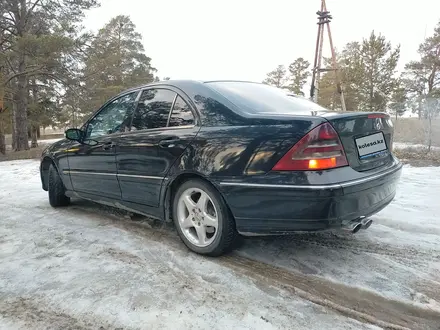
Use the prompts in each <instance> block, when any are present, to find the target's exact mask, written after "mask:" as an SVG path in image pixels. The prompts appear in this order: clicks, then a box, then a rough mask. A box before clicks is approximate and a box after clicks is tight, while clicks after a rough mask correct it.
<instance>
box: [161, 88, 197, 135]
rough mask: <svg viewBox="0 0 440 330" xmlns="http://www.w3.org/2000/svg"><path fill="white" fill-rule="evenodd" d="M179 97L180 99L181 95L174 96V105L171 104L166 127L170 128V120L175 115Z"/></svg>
mask: <svg viewBox="0 0 440 330" xmlns="http://www.w3.org/2000/svg"><path fill="white" fill-rule="evenodd" d="M178 97H179V94H177V93H176V95H174V100H173V103H172V104H171V108H170V112H169V113H168V119H167V125H166V126H165V127H170V119H171V116H172V115H173V111H174V106H175V105H176V100H177V98H178ZM193 117H194V116H193Z"/></svg>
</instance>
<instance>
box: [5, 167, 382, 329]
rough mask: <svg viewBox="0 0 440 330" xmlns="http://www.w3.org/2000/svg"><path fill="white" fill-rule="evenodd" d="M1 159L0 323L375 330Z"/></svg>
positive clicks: (18, 325)
mask: <svg viewBox="0 0 440 330" xmlns="http://www.w3.org/2000/svg"><path fill="white" fill-rule="evenodd" d="M38 165H39V164H38V162H37V161H35V160H26V161H12V162H0V176H1V180H0V212H1V213H0V260H1V267H0V328H1V329H23V328H28V329H46V328H51V329H53V328H56V329H67V328H69V329H73V328H74V329H89V328H92V329H99V328H100V327H102V328H103V329H115V328H121V329H122V328H123V329H232V328H233V329H289V328H292V327H293V326H294V328H295V329H326V328H331V329H377V327H374V326H371V325H366V324H363V323H360V322H358V321H355V320H353V319H350V318H347V317H344V316H342V315H340V314H337V313H335V312H333V311H331V310H329V309H327V308H324V307H322V306H319V305H315V304H313V303H311V302H309V301H307V300H303V299H301V298H299V297H298V296H296V295H293V294H291V293H290V292H289V291H287V290H284V289H282V288H275V287H273V286H271V285H269V284H265V283H257V282H255V281H254V279H252V278H251V277H247V276H245V275H244V274H242V273H240V272H238V271H235V270H232V269H231V268H229V267H227V266H225V265H223V264H222V263H221V260H222V259H221V258H220V259H209V258H204V257H201V256H199V255H196V254H194V253H191V252H189V251H188V250H187V249H186V248H184V247H183V245H182V244H181V242H180V241H179V240H178V239H177V238H176V237H175V236H174V238H172V239H169V238H166V237H168V236H169V231H168V230H167V229H160V228H156V229H152V228H148V226H147V225H146V224H143V223H136V222H133V221H130V220H126V219H125V220H124V219H120V218H121V217H122V216H121V215H120V214H118V213H115V214H111V213H109V212H107V211H106V209H105V208H104V207H99V206H96V205H95V204H93V203H89V202H84V201H73V205H71V206H69V207H68V208H64V209H53V208H51V207H50V206H49V204H48V201H47V193H46V192H44V191H43V190H41V186H40V182H39V173H38Z"/></svg>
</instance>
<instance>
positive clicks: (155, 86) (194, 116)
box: [125, 85, 200, 133]
mask: <svg viewBox="0 0 440 330" xmlns="http://www.w3.org/2000/svg"><path fill="white" fill-rule="evenodd" d="M150 89H165V90H169V91H171V92H173V93H175V94H176V95H175V96H174V99H173V102H172V104H171V108H170V112H169V113H168V119H167V124H166V126H164V127H156V128H144V129H139V130H136V131H132V130H131V127H132V126H133V125H132V124H133V118H134V116H135V114H136V111H137V110H138V109H137V108H138V104H139V100H140V98H141V95H142V93H143V92H144V91H146V90H150ZM178 90H179V89H178V88H175V87H174V86H171V85H154V86H148V87H144V88H141V89H140V90H139V91H140V93H139V95H138V97H137V98H136V100H137V101H136V107H135V110H134V111H133V114H132V118H131V122H130V123H131V125H130V131H129V132H125V133H131V132H145V131H148V132H154V131H155V130H164V129H176V128H179V127H182V128H193V127H195V126H199V122H200V121H199V120H198V116H197V112H196V111H195V110H194V109H193V106H192V105H191V104H190V103H189V102H188V101H187V100H186V97H183V96H182V95H181V94H180V93H179V91H180V90H179V91H178ZM177 97H180V98H181V99H182V100H183V102H185V103H186V105H187V106H188V107H189V110H190V111H191V113H192V115H193V118H194V124H193V125H185V126H168V125H169V122H170V119H171V116H172V113H173V110H174V105H175V103H176V100H177Z"/></svg>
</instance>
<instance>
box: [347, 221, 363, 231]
mask: <svg viewBox="0 0 440 330" xmlns="http://www.w3.org/2000/svg"><path fill="white" fill-rule="evenodd" d="M342 229H343V230H345V231H349V232H351V233H353V234H356V233H357V232H358V231H359V230H361V229H362V223H361V222H353V223H350V224H348V225H346V226H343V227H342Z"/></svg>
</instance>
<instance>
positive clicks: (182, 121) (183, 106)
mask: <svg viewBox="0 0 440 330" xmlns="http://www.w3.org/2000/svg"><path fill="white" fill-rule="evenodd" d="M186 125H194V116H193V113H192V112H191V108H190V107H189V106H188V104H187V103H186V102H185V101H184V100H183V99H182V98H181V97H180V96H178V97H177V98H176V102H175V103H174V107H173V112H172V113H171V117H170V123H169V125H168V126H186Z"/></svg>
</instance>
